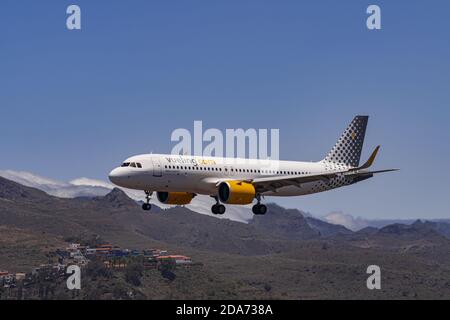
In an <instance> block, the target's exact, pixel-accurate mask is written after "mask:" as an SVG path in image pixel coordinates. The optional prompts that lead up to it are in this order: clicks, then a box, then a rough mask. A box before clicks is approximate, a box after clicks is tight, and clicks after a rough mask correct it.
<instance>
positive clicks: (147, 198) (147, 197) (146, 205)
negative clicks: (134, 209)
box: [142, 190, 152, 211]
mask: <svg viewBox="0 0 450 320" xmlns="http://www.w3.org/2000/svg"><path fill="white" fill-rule="evenodd" d="M151 195H152V193H151V192H150V191H147V190H146V191H145V203H144V204H143V205H142V209H143V210H145V211H150V209H151V208H152V205H151V204H150V197H151Z"/></svg>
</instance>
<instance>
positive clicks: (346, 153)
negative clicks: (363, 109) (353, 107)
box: [323, 116, 369, 167]
mask: <svg viewBox="0 0 450 320" xmlns="http://www.w3.org/2000/svg"><path fill="white" fill-rule="evenodd" d="M368 120H369V117H368V116H356V117H355V118H353V120H352V122H351V123H350V124H349V125H348V127H347V129H345V131H344V133H343V134H342V135H341V137H340V138H339V140H338V141H337V142H336V144H335V145H334V147H333V148H332V149H331V151H330V152H329V153H328V154H327V156H326V157H325V159H323V161H326V162H332V163H336V164H344V165H346V166H351V167H358V166H359V159H360V158H361V151H362V147H363V144H364V136H365V135H366V127H367V122H368Z"/></svg>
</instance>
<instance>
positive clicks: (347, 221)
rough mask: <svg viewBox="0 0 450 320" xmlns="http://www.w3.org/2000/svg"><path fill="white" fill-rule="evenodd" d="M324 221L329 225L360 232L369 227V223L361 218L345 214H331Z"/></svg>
mask: <svg viewBox="0 0 450 320" xmlns="http://www.w3.org/2000/svg"><path fill="white" fill-rule="evenodd" d="M323 220H325V221H326V222H328V223H332V224H338V225H341V226H344V227H346V228H348V229H350V230H352V231H358V230H361V229H363V228H365V227H367V226H369V223H368V221H366V220H364V219H362V218H360V217H357V218H354V217H353V216H351V215H349V214H345V213H343V212H331V213H329V214H327V215H326V216H325V217H323Z"/></svg>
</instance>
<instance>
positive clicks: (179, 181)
mask: <svg viewBox="0 0 450 320" xmlns="http://www.w3.org/2000/svg"><path fill="white" fill-rule="evenodd" d="M368 118H369V117H368V116H360V115H358V116H356V117H355V118H354V119H353V120H352V121H351V123H350V124H349V125H348V127H347V128H346V129H345V131H344V133H343V134H342V135H341V137H340V138H339V140H338V141H337V142H336V144H335V145H334V147H333V148H332V149H331V150H330V152H329V153H328V154H327V155H326V156H325V158H324V159H322V160H320V161H317V162H298V161H278V160H267V159H264V160H263V159H244V158H221V157H202V156H187V155H173V154H167V155H165V154H143V155H136V156H132V157H130V158H128V159H126V160H125V161H124V162H123V163H122V164H121V166H120V167H117V168H115V169H113V170H112V171H111V172H110V173H109V179H110V181H111V182H112V183H114V184H115V185H118V186H120V187H124V188H129V189H136V190H143V191H144V192H145V199H146V201H145V203H144V204H143V205H142V209H144V210H150V209H151V205H150V200H151V196H152V194H153V192H156V196H157V199H158V200H159V201H160V202H161V203H163V204H169V205H187V204H189V203H190V202H191V201H192V199H193V198H194V197H195V196H197V195H198V194H202V195H209V196H211V197H212V198H214V200H215V204H213V206H212V207H211V212H212V213H213V214H218V215H222V214H224V213H225V210H226V208H225V206H224V204H227V205H248V204H252V203H253V201H254V200H255V199H256V204H255V205H254V206H253V207H252V211H253V213H254V214H255V215H263V214H265V213H266V212H267V206H266V205H264V204H262V203H261V200H262V198H264V197H265V196H278V197H289V196H301V195H307V194H313V193H318V192H323V191H328V190H331V189H335V188H339V187H343V186H348V185H351V184H354V183H357V182H360V181H363V180H366V179H369V178H372V177H373V176H374V174H377V173H382V172H390V171H396V170H398V169H385V170H377V171H370V170H369V168H370V167H371V166H372V164H373V162H374V160H375V157H376V155H377V153H378V150H379V149H380V146H377V147H376V148H375V150H374V151H373V152H372V154H371V156H370V157H369V159H368V160H367V161H366V162H365V163H364V164H363V165H361V166H360V165H359V161H360V156H361V151H362V147H363V143H364V137H365V133H366V127H367V122H368Z"/></svg>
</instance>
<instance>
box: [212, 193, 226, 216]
mask: <svg viewBox="0 0 450 320" xmlns="http://www.w3.org/2000/svg"><path fill="white" fill-rule="evenodd" d="M213 198H214V199H215V200H216V204H214V205H213V206H212V207H211V212H212V213H213V214H224V213H225V211H226V209H225V206H224V205H223V204H220V203H219V198H218V197H217V196H213Z"/></svg>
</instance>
